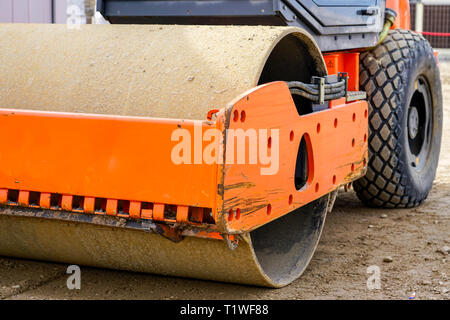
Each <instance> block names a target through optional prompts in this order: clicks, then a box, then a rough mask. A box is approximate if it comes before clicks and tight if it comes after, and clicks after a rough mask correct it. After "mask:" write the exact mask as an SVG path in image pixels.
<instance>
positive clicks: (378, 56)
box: [353, 30, 442, 208]
mask: <svg viewBox="0 0 450 320" xmlns="http://www.w3.org/2000/svg"><path fill="white" fill-rule="evenodd" d="M419 76H420V77H421V79H425V80H426V81H425V82H428V86H429V91H430V94H429V95H430V97H431V99H428V100H430V101H431V103H430V104H429V105H430V108H431V109H432V110H429V109H430V108H427V109H428V110H429V111H430V113H429V117H428V118H429V119H430V120H429V121H431V127H430V128H432V129H430V130H428V131H427V132H429V136H431V140H427V141H430V142H429V143H428V145H429V146H428V148H427V149H428V150H429V151H427V156H426V161H425V162H423V164H422V163H421V168H420V170H418V169H417V168H414V167H413V165H414V164H413V163H411V162H410V161H408V156H409V155H408V150H411V149H409V148H410V147H409V142H408V122H407V121H408V112H409V111H408V110H409V108H410V102H411V99H412V96H413V94H414V92H415V90H416V87H415V86H416V79H418V77H419ZM360 85H361V90H365V91H366V92H367V96H368V103H369V136H368V145H369V161H368V166H367V174H366V175H365V176H364V177H363V178H361V179H359V180H358V181H355V183H354V184H353V187H354V190H355V191H356V193H357V195H358V197H359V199H361V201H362V202H363V203H364V204H365V205H367V206H370V207H387V208H393V207H408V208H409V207H414V206H417V205H419V204H420V203H421V202H422V201H423V200H425V199H426V198H427V196H428V193H429V191H430V189H431V187H432V185H433V180H434V177H435V174H436V168H437V165H438V159H439V152H440V146H441V136H442V89H441V82H440V73H439V68H438V65H437V62H436V59H435V57H434V52H433V49H432V48H431V46H430V44H429V43H428V41H427V40H426V39H424V38H423V37H422V36H421V35H419V34H416V33H414V32H412V31H409V30H393V31H391V32H390V33H389V35H388V36H387V37H386V39H385V40H384V41H383V43H382V44H380V45H378V46H377V47H376V48H375V49H373V50H371V51H370V52H366V53H364V54H362V55H361V58H360ZM409 152H410V151H409ZM409 159H411V158H409Z"/></svg>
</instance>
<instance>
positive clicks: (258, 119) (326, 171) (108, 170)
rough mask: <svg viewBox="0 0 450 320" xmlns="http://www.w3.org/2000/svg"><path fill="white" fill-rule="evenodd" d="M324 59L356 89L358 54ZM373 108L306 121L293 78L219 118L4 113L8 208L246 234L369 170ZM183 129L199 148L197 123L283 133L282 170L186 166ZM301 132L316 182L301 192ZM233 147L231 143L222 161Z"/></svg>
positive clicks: (341, 107)
mask: <svg viewBox="0 0 450 320" xmlns="http://www.w3.org/2000/svg"><path fill="white" fill-rule="evenodd" d="M325 60H326V63H327V66H328V68H329V70H330V73H331V72H332V73H335V72H343V71H344V72H348V73H349V76H350V78H349V89H350V90H357V89H358V78H357V77H358V61H359V56H358V54H357V53H335V54H328V55H327V56H325ZM367 112H368V110H367V103H366V102H365V101H355V102H350V103H347V102H346V101H345V98H342V99H338V100H335V101H332V102H331V103H330V108H328V109H327V110H324V111H321V112H317V113H313V114H309V115H304V116H300V115H299V114H298V112H297V110H296V106H295V104H294V101H293V100H292V97H291V95H290V92H289V89H288V87H287V85H286V83H284V82H273V83H269V84H266V85H262V86H259V87H257V88H254V89H252V90H250V91H248V92H246V93H244V94H243V95H242V96H240V97H238V98H237V99H236V100H235V101H234V102H232V103H230V105H228V106H227V107H225V108H223V109H221V110H219V111H217V110H214V111H212V112H210V113H209V115H208V118H209V119H212V116H213V114H215V115H216V120H215V121H212V120H199V121H192V120H174V119H153V118H138V117H122V116H104V115H91V114H73V113H57V112H37V111H24V110H13V109H0V133H1V138H0V149H1V150H3V151H2V152H0V203H1V204H4V205H13V206H28V207H35V208H44V209H53V210H65V211H74V212H79V213H81V214H104V215H110V216H119V217H123V218H128V219H149V220H153V221H156V222H161V223H170V224H174V225H178V226H182V225H190V226H192V227H197V228H199V230H200V231H199V232H195V233H192V234H191V235H196V236H201V237H212V238H220V234H219V233H222V234H223V233H226V234H238V233H242V232H246V231H249V230H253V229H255V228H257V227H259V226H261V225H263V224H265V223H268V222H270V221H272V220H274V219H276V218H277V217H280V216H282V215H284V214H286V213H288V212H290V211H292V210H294V209H296V208H299V207H301V206H303V205H305V204H307V203H309V202H311V201H313V200H315V199H317V198H319V197H321V196H323V195H325V194H327V193H329V192H331V191H333V190H335V189H337V188H338V187H339V186H340V185H345V184H348V183H349V182H351V181H353V180H355V179H357V178H359V177H361V176H362V175H364V173H365V170H366V169H365V166H366V161H367V130H368V121H367V116H368V115H367ZM205 116H206V115H205ZM180 128H181V129H186V130H187V131H188V132H189V134H190V135H191V137H192V139H193V140H192V145H194V143H195V141H194V140H195V137H196V135H198V130H199V129H201V131H203V132H204V131H206V130H208V129H218V130H219V131H220V132H221V133H222V137H223V138H224V141H225V142H226V141H227V139H228V138H229V130H230V129H234V130H236V129H242V130H244V131H246V130H248V129H254V130H259V129H268V132H271V131H270V130H271V129H277V130H279V155H280V157H279V160H280V161H279V170H278V171H277V172H276V173H275V174H273V175H261V173H260V169H261V168H262V167H265V165H263V164H261V163H260V162H258V163H256V164H248V163H247V164H229V163H222V164H221V163H213V164H206V163H204V162H203V163H199V164H179V165H177V164H175V163H174V162H173V161H172V159H171V153H172V149H173V147H174V146H175V144H177V143H178V142H176V141H172V139H171V137H172V133H173V132H174V130H176V129H180ZM302 137H305V140H306V142H307V147H308V167H309V178H308V181H307V183H306V185H305V186H304V187H303V188H302V189H300V190H298V191H297V190H296V189H295V185H294V179H295V177H294V175H295V165H296V159H297V153H298V150H299V144H300V141H301V139H302ZM268 139H271V137H270V136H269V137H268ZM274 140H275V139H274ZM270 141H272V140H270ZM270 141H269V140H267V143H268V144H270V143H271V142H270ZM206 146H207V144H206V143H203V145H202V147H201V150H202V151H204V149H205V147H206ZM235 148H237V145H236V144H235ZM234 151H235V154H236V152H237V149H236V150H234ZM245 151H246V154H248V152H249V145H248V144H246V146H245ZM227 152H230V150H228V149H227V148H226V144H225V150H224V155H223V156H224V157H226V155H227ZM202 230H203V231H202Z"/></svg>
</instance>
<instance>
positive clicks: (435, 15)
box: [411, 0, 450, 48]
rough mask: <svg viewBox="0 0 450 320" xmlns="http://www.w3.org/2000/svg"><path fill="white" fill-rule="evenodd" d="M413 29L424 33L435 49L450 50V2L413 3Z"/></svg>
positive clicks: (444, 0) (449, 0) (424, 0)
mask: <svg viewBox="0 0 450 320" xmlns="http://www.w3.org/2000/svg"><path fill="white" fill-rule="evenodd" d="M418 2H421V3H422V6H423V9H422V10H421V9H420V7H419V6H421V4H420V3H418ZM418 7H419V8H418ZM417 9H419V11H417ZM421 11H422V13H421ZM419 19H421V20H419ZM411 28H412V29H413V30H415V31H417V32H422V34H423V35H424V37H425V38H427V39H428V41H430V43H431V45H432V46H433V47H434V48H450V0H441V1H426V0H423V1H411ZM420 29H421V30H420Z"/></svg>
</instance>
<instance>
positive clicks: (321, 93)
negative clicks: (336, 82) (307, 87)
mask: <svg viewBox="0 0 450 320" xmlns="http://www.w3.org/2000/svg"><path fill="white" fill-rule="evenodd" d="M312 83H313V84H317V85H319V102H318V103H319V104H324V103H325V78H324V77H312Z"/></svg>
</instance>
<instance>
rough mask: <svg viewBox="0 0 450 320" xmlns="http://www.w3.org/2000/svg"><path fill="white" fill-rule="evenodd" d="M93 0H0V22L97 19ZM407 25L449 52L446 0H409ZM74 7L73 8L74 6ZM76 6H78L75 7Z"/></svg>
mask: <svg viewBox="0 0 450 320" xmlns="http://www.w3.org/2000/svg"><path fill="white" fill-rule="evenodd" d="M95 2H96V1H95V0H0V22H15V23H24V22H30V23H66V22H67V21H68V19H73V17H74V15H76V16H77V18H78V20H77V21H78V22H79V23H99V22H100V21H98V19H95V18H94V15H95ZM410 3H411V28H412V29H413V30H415V31H417V32H421V33H422V34H423V35H424V36H425V37H426V38H427V39H428V40H429V41H430V43H431V45H432V46H433V47H434V48H442V49H449V50H440V51H442V53H449V56H450V0H411V1H410ZM74 8H75V9H74ZM76 8H78V9H76Z"/></svg>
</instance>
